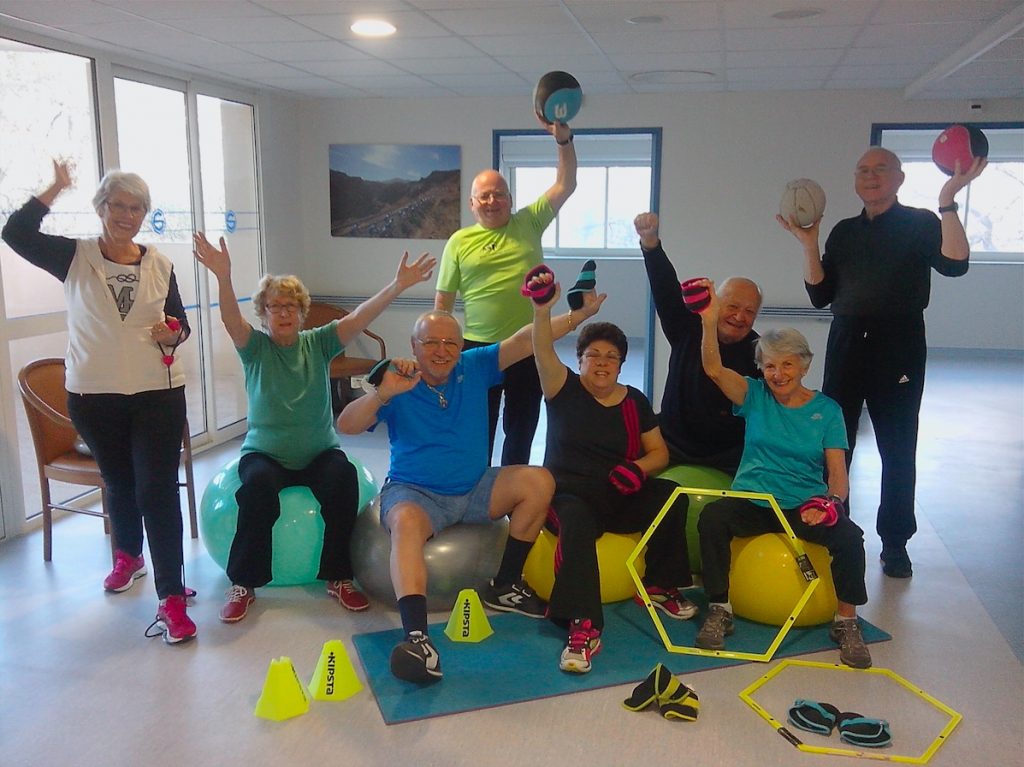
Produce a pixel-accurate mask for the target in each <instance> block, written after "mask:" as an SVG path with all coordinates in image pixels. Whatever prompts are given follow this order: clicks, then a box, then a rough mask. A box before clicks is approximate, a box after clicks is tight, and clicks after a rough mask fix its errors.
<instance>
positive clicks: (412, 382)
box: [337, 359, 421, 434]
mask: <svg viewBox="0 0 1024 767" xmlns="http://www.w3.org/2000/svg"><path fill="white" fill-rule="evenodd" d="M420 378H421V373H420V371H419V367H418V366H417V364H416V360H411V359H392V360H390V362H389V364H388V367H387V369H386V370H385V371H384V376H383V378H381V381H380V384H379V385H378V386H377V390H376V391H375V392H374V394H373V396H372V397H370V396H365V397H357V398H356V399H354V400H352V401H351V402H350V403H348V405H346V406H345V409H344V410H342V411H341V414H340V415H339V416H338V422H337V423H338V431H340V432H341V433H342V434H362V433H363V432H364V431H366V430H367V429H369V428H370V427H371V426H373V425H374V424H375V423H377V421H378V417H377V413H378V412H379V411H380V409H381V408H382V407H385V406H386V405H387V404H388V403H390V402H391V400H393V399H394V398H395V397H398V396H400V395H402V394H405V393H406V392H407V391H411V390H412V389H413V387H415V386H416V384H418V383H419V382H420Z"/></svg>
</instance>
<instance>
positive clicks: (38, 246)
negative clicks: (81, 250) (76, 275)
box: [2, 160, 78, 282]
mask: <svg viewBox="0 0 1024 767" xmlns="http://www.w3.org/2000/svg"><path fill="white" fill-rule="evenodd" d="M72 185H73V181H72V179H71V166H70V164H69V163H67V162H58V161H57V160H54V161H53V183H51V184H50V186H48V187H47V188H46V189H45V190H44V191H42V192H40V193H39V194H37V195H36V196H35V198H34V199H30V200H29V201H28V202H26V203H25V204H24V205H23V206H22V207H21V208H19V209H18V210H16V211H14V212H13V213H12V214H11V215H10V217H9V218H8V219H7V223H6V224H4V228H3V234H2V236H3V240H4V242H6V243H7V244H8V245H10V246H11V250H13V251H14V252H15V253H17V254H18V255H19V256H21V257H22V258H24V259H25V260H26V261H28V262H29V263H30V264H33V265H34V266H38V267H39V268H40V269H43V270H45V271H47V272H49V273H50V274H52V275H53V276H54V277H56V278H57V279H58V280H60V281H61V282H63V281H64V280H65V279H67V276H68V270H69V269H70V268H71V261H72V260H73V259H74V257H75V250H76V248H77V247H78V244H77V243H76V242H75V240H73V239H71V238H69V237H60V236H57V235H52V234H43V233H42V232H41V231H39V227H40V225H41V224H42V221H43V218H44V217H45V216H46V214H47V213H48V212H49V210H50V208H51V207H52V206H53V203H54V201H55V200H56V199H57V197H58V196H59V195H60V193H61V192H63V191H64V190H65V189H67V188H69V187H71V186H72Z"/></svg>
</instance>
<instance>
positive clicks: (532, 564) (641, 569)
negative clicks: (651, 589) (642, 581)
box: [523, 530, 646, 604]
mask: <svg viewBox="0 0 1024 767" xmlns="http://www.w3.org/2000/svg"><path fill="white" fill-rule="evenodd" d="M642 536H643V533H642V532H641V533H605V534H604V535H602V536H601V537H600V538H598V539H597V566H598V568H599V569H600V571H601V602H602V603H603V604H607V603H608V602H621V601H622V600H623V599H631V598H632V597H633V595H634V594H636V584H635V583H633V578H632V577H631V576H630V574H629V570H627V569H626V559H627V558H628V557H629V555H630V554H632V553H633V549H635V548H636V545H637V544H638V543H639V542H640V538H641V537H642ZM557 545H558V538H557V537H556V536H555V535H554V534H552V533H551V532H550V531H548V530H541V531H540V535H539V536H537V541H536V543H534V544H533V548H532V549H531V550H530V556H528V557H527V558H526V565H525V566H524V567H523V576H524V577H525V578H526V582H527V583H529V584H530V587H531V588H532V589H533V590H534V591H536V592H537V594H538V595H539V596H540V598H541V599H544V600H549V599H551V589H553V588H554V586H555V546H557ZM636 571H637V573H638V574H639V575H640V577H641V578H642V577H643V576H644V573H645V572H646V568H645V563H644V557H643V554H641V555H640V556H639V557H638V558H637V561H636Z"/></svg>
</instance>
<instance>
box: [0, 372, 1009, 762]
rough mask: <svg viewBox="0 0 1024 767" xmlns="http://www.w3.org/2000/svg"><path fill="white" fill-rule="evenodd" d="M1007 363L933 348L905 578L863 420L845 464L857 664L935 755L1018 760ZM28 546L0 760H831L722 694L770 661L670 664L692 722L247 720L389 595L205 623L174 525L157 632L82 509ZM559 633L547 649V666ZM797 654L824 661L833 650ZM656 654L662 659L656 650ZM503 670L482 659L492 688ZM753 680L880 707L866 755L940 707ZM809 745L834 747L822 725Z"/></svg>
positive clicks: (576, 712)
mask: <svg viewBox="0 0 1024 767" xmlns="http://www.w3.org/2000/svg"><path fill="white" fill-rule="evenodd" d="M1022 369H1024V363H1022V359H1021V357H1020V356H1011V357H1008V356H1005V355H998V354H995V355H984V354H977V353H974V354H970V355H965V354H963V353H949V354H942V353H933V354H932V357H931V360H930V363H929V373H928V376H929V379H928V385H927V389H926V401H925V406H924V411H923V416H922V439H921V445H920V450H919V459H918V465H919V478H918V488H919V491H918V509H919V524H920V531H919V533H918V534H917V536H916V537H915V538H914V539H913V541H912V542H911V547H910V553H911V556H912V557H913V560H914V569H915V575H914V578H913V579H911V580H908V581H893V580H889V579H886V578H884V577H883V576H882V574H881V571H880V569H879V567H878V563H877V557H878V551H879V548H880V545H879V542H878V540H877V537H876V536H875V535H874V533H873V521H874V520H873V509H874V507H875V505H876V504H877V492H878V491H877V486H878V462H877V455H876V454H874V453H873V449H872V439H871V437H870V434H869V433H862V435H861V438H860V442H859V447H858V453H857V458H856V460H855V462H854V468H853V472H852V484H853V493H854V498H855V506H854V514H855V517H856V518H857V520H858V522H859V523H860V524H861V526H862V527H864V528H865V530H866V531H867V533H868V534H867V555H868V565H869V566H868V584H867V585H868V593H869V595H870V602H869V603H868V605H866V606H865V608H864V609H863V611H862V614H863V615H864V616H865V617H866V618H868V619H869V620H871V621H872V622H874V623H876V624H877V625H879V626H881V627H882V628H884V629H886V630H887V631H889V632H890V633H892V635H893V641H891V642H886V643H883V644H878V645H873V646H872V654H873V656H874V660H875V665H876V667H884V668H888V669H891V670H893V671H894V672H896V673H898V674H899V675H901V676H902V677H903V678H905V679H906V680H908V682H910V683H911V685H912V686H916V687H919V688H920V689H922V690H924V691H925V692H927V693H928V694H929V695H931V696H933V697H934V698H935V699H937V700H939V701H941V702H942V703H944V704H945V705H946V706H948V707H950V708H951V709H953V710H954V711H957V712H959V713H961V714H962V715H963V721H962V723H961V724H960V726H959V727H958V728H957V729H956V730H955V731H954V732H953V734H952V735H951V737H949V739H948V741H947V742H946V743H945V744H944V745H943V746H942V747H941V748H940V749H939V750H938V751H937V752H936V753H935V754H934V756H933V757H932V758H931V761H930V762H929V763H930V764H934V765H940V766H941V765H958V766H959V765H1019V764H1022V763H1024V761H1022V757H1021V754H1022V753H1024V666H1022V660H1024V620H1022V606H1024V577H1022V573H1024V571H1022V568H1021V565H1020V552H1021V548H1022V516H1024V511H1022V503H1021V498H1022V497H1024V492H1022V491H1024V487H1022V478H1021V472H1022V465H1024V461H1022V455H1021V451H1022V444H1024V438H1022V423H1024V417H1022V396H1024V394H1022V393H1024V376H1022ZM344 447H345V448H346V450H349V451H351V452H352V453H353V454H355V455H357V456H358V457H359V458H360V459H361V460H362V462H363V463H364V464H365V465H366V466H368V467H369V468H370V469H371V470H372V471H373V472H374V474H375V476H377V477H378V479H379V478H382V477H383V476H384V472H385V470H386V466H387V448H386V444H385V442H384V440H383V435H364V436H360V437H358V438H345V439H344ZM236 450H237V443H230V444H228V445H225V446H221V447H219V448H216V449H213V450H210V451H208V452H206V453H204V454H202V455H201V456H199V457H198V458H197V465H196V473H197V480H198V484H199V486H200V487H202V486H204V485H205V483H206V481H207V480H208V478H209V477H210V476H211V475H212V474H213V473H214V472H215V471H216V469H217V468H218V467H219V466H220V465H222V464H223V463H224V462H226V461H227V460H228V459H229V458H231V457H233V454H234V451H236ZM41 548H42V544H41V535H40V533H39V532H38V531H37V532H33V533H30V534H28V535H25V536H22V537H20V538H17V539H14V540H11V541H9V542H5V543H3V544H0V765H4V767H22V766H29V765H76V766H79V765H80V766H81V767H91V766H92V765H97V766H99V765H103V766H104V767H106V766H109V765H135V764H140V763H141V764H150V765H174V766H175V767H177V766H179V765H236V764H238V765H243V764H244V765H246V767H259V766H261V765H281V764H302V765H316V764H339V765H406V764H409V765H418V766H423V767H427V766H430V765H438V766H441V765H473V766H474V767H488V766H489V765H503V766H504V765H541V764H543V765H547V764H552V765H554V764H566V763H581V764H592V765H625V764H630V765H632V764H637V763H640V764H647V765H661V764H686V765H697V766H699V765H754V764H756V765H758V767H771V766H773V765H787V766H788V765H797V766H799V765H809V766H811V767H813V766H815V765H829V764H842V763H843V762H842V761H839V762H837V761H836V760H837V757H835V756H829V755H818V754H801V753H798V752H797V751H796V750H795V749H794V748H793V747H792V746H790V745H789V744H787V743H786V742H785V741H784V740H783V739H782V738H780V737H779V736H778V735H777V734H775V733H774V732H773V731H772V730H771V728H770V727H769V726H768V725H767V724H766V723H765V722H764V721H763V720H762V719H761V718H760V717H758V716H757V715H756V714H755V713H754V712H753V711H752V710H751V709H750V708H749V707H748V706H747V705H746V704H744V703H743V702H742V701H741V700H740V698H739V697H738V693H739V692H740V690H742V689H744V688H745V687H747V686H748V685H750V684H752V683H754V682H755V681H757V680H758V679H759V678H760V677H761V675H763V674H764V673H765V672H766V671H767V670H768V669H769V668H774V666H775V663H772V664H769V665H768V666H765V665H761V664H745V665H742V666H738V667H733V668H728V669H720V670H714V671H705V672H701V673H697V674H693V675H691V676H688V677H686V678H685V681H686V682H688V683H689V684H690V685H691V686H693V687H695V688H696V689H697V691H698V692H699V694H700V700H701V713H700V718H699V720H698V721H697V722H696V723H682V722H669V721H666V720H664V719H662V718H661V717H660V716H658V715H657V714H656V713H652V712H645V713H643V714H636V713H630V712H628V711H626V710H625V709H623V708H622V707H621V705H620V703H621V701H622V699H623V698H625V697H626V696H627V695H628V694H629V692H630V690H631V689H632V686H631V685H626V686H621V687H614V688H608V689H602V690H594V691H590V692H585V693H579V694H576V695H570V696H562V697H557V698H550V699H544V700H536V701H531V702H528V703H523V704H517V705H513V706H506V707H501V708H495V709H488V710H482V711H475V712H471V713H467V714H461V715H456V716H447V717H441V718H438V719H433V720H427V721H422V722H415V723H410V724H405V725H396V726H387V725H385V724H384V723H383V721H382V719H381V717H380V714H379V712H378V710H377V707H376V705H375V703H374V700H373V697H372V694H371V693H370V691H369V689H367V690H364V691H363V692H361V693H359V694H358V695H356V696H355V697H353V698H351V699H349V700H347V701H344V702H337V703H317V702H315V703H314V704H313V706H312V708H311V710H310V712H309V713H308V714H306V715H304V716H302V717H299V718H296V719H292V720H289V721H286V722H281V723H274V722H269V721H265V720H261V719H258V718H256V717H254V716H253V707H254V705H255V702H256V699H257V697H258V696H259V693H260V689H261V686H262V683H263V678H264V676H265V674H266V671H267V667H268V665H269V662H270V660H271V659H273V658H277V657H280V656H289V657H290V658H291V659H292V661H293V663H294V664H295V667H296V669H297V671H298V673H299V676H300V677H301V678H303V679H304V680H308V679H309V677H310V675H311V674H312V672H313V670H314V667H315V665H316V662H317V659H318V657H319V653H320V648H321V646H322V644H323V642H325V641H326V640H328V639H341V640H343V641H344V642H345V643H346V645H347V647H348V649H349V652H350V654H351V655H352V656H353V658H354V662H355V666H356V671H357V674H359V676H360V677H362V676H363V673H362V668H361V667H360V666H359V662H358V660H357V659H356V657H357V656H356V655H355V653H354V649H353V647H352V645H351V643H350V641H349V640H350V637H351V635H352V634H354V633H359V632H364V631H373V630H378V629H385V628H392V627H396V626H398V625H399V620H398V615H397V613H395V612H392V611H390V610H388V609H386V608H383V607H381V606H379V605H375V606H373V607H372V608H371V609H370V610H369V611H367V612H366V613H363V614H358V615H354V614H351V613H346V612H345V611H343V610H342V609H341V608H340V607H338V606H337V605H336V604H332V603H331V602H329V601H328V600H327V598H326V597H325V595H324V594H323V593H322V590H321V588H319V587H315V586H304V587H293V588H267V589H262V590H260V592H259V596H258V599H257V602H256V604H255V605H254V607H253V608H252V611H251V612H250V615H249V617H248V618H247V619H246V620H245V621H244V622H243V623H240V624H237V625H233V626H228V625H224V624H221V623H220V622H219V621H218V620H217V611H218V609H219V607H220V602H221V593H222V591H223V590H224V589H225V588H226V587H227V585H228V583H227V580H226V578H225V576H224V574H223V572H221V571H220V570H219V568H218V567H217V566H216V565H215V564H214V563H213V562H212V560H210V559H209V557H208V556H207V555H206V553H205V551H204V549H203V545H202V542H201V541H192V540H186V544H185V555H186V568H187V580H188V582H189V583H190V584H191V585H192V586H194V587H195V588H197V589H198V590H199V597H198V599H197V601H196V603H195V605H194V606H193V607H192V608H190V614H191V615H192V616H193V618H194V619H195V620H196V622H197V623H198V624H199V637H198V639H197V640H196V641H195V642H192V643H190V644H188V645H185V646H178V647H168V646H165V645H164V644H163V643H162V642H161V641H160V640H159V639H145V638H144V637H143V630H144V629H145V627H146V626H147V625H148V624H149V622H150V621H151V619H152V616H153V612H154V607H155V596H154V594H153V590H152V589H153V587H152V579H151V577H147V578H144V579H142V580H141V581H139V582H138V583H137V584H136V586H135V587H134V588H133V589H131V590H130V591H127V592H125V593H123V594H118V595H109V594H105V593H104V592H103V591H102V589H101V587H100V582H101V580H102V578H103V576H104V575H105V573H106V571H107V569H108V568H109V549H108V544H107V542H106V539H105V538H104V537H103V534H102V530H101V527H100V523H99V522H98V521H97V520H94V519H88V518H83V517H74V518H68V519H64V520H61V521H60V522H59V523H58V524H57V525H56V529H55V531H54V558H53V562H52V563H50V564H44V563H43V561H42V556H41ZM445 617H446V616H444V615H441V614H438V615H435V616H432V619H433V620H443V619H444V618H445ZM559 649H560V648H558V647H552V656H551V658H550V663H551V664H552V665H554V664H555V663H557V656H558V652H559ZM807 659H809V660H815V661H821V662H825V663H832V662H834V661H835V660H836V653H835V652H834V651H829V652H824V653H818V654H815V655H812V656H808V658H807ZM595 662H596V663H600V662H601V656H600V655H599V656H597V658H596V661H595ZM665 663H666V665H668V666H669V668H671V667H672V656H670V655H668V654H666V658H665ZM501 677H502V669H501V668H495V669H494V684H496V685H500V684H501ZM442 684H443V682H442ZM755 697H756V699H757V701H758V703H760V704H761V705H763V706H764V707H765V708H766V709H767V710H768V711H769V712H770V713H771V714H772V715H773V716H774V717H776V718H777V719H784V718H785V710H786V707H787V706H788V705H789V704H790V703H791V702H792V701H793V699H794V698H797V697H803V698H814V699H817V700H820V701H828V702H832V703H834V704H835V705H837V706H838V707H839V708H840V709H841V710H854V711H858V712H860V713H862V714H865V715H867V716H876V717H884V718H887V719H888V720H889V721H890V723H891V727H892V730H893V734H894V738H895V744H894V747H893V748H891V749H888V750H886V751H884V752H882V754H883V755H885V756H888V757H892V756H911V757H916V756H920V755H921V754H922V753H924V751H925V750H926V749H927V748H928V746H929V745H930V744H931V743H932V741H933V739H934V738H935V736H936V735H937V734H938V733H939V731H940V730H941V728H942V727H943V726H944V724H945V722H946V720H947V717H946V716H944V715H942V714H941V713H939V712H938V711H937V710H936V709H935V708H934V707H933V706H930V705H929V704H927V703H925V702H924V701H923V700H922V699H921V698H920V697H918V696H916V695H913V694H910V693H907V691H906V690H905V688H901V687H899V686H896V685H894V684H893V683H892V682H891V681H886V680H885V679H884V678H882V677H881V676H878V675H868V674H859V673H852V672H839V671H835V670H831V669H818V668H814V669H787V670H786V671H785V672H783V673H782V674H779V675H778V676H777V677H775V678H774V679H773V680H772V681H771V682H770V683H769V684H768V685H766V686H765V687H763V688H762V689H761V690H760V691H759V692H758V693H757V695H756V696H755ZM808 741H809V742H814V743H816V744H818V745H829V746H841V745H842V744H840V743H839V742H838V740H837V739H836V737H835V736H833V737H832V738H831V739H829V740H825V739H823V738H821V739H816V740H815V739H814V736H808Z"/></svg>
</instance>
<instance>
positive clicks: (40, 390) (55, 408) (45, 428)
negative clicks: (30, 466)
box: [18, 357, 199, 562]
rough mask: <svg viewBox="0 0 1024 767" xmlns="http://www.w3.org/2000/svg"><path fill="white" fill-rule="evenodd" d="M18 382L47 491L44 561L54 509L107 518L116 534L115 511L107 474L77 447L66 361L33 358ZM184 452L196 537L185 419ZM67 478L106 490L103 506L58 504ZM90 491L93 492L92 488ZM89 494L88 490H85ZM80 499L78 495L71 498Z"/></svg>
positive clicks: (49, 555) (41, 482)
mask: <svg viewBox="0 0 1024 767" xmlns="http://www.w3.org/2000/svg"><path fill="white" fill-rule="evenodd" d="M18 387H19V388H20V389H21V399H22V402H23V403H24V405H25V414H26V415H27V416H28V424H29V429H30V430H31V432H32V443H33V445H34V447H35V451H36V465H37V468H38V470H39V489H40V492H41V495H42V511H43V560H44V561H46V562H49V561H50V560H51V558H52V554H53V543H52V540H53V510H54V509H60V510H62V511H70V512H74V513H76V514H86V515H88V516H92V517H101V518H102V519H103V530H104V532H105V533H108V534H109V533H110V514H109V511H108V509H107V498H106V493H105V492H104V490H105V486H104V484H103V477H102V476H101V475H100V470H99V467H98V466H97V465H96V461H95V459H94V458H93V457H92V456H89V455H84V454H83V453H81V452H79V451H78V450H76V449H75V441H76V440H77V439H78V432H77V431H75V427H74V425H73V424H72V423H71V419H70V418H69V417H68V405H67V397H68V395H67V390H66V389H65V388H64V360H63V359H60V358H55V357H50V358H47V359H41V360H35V361H34V362H30V363H29V364H27V365H26V366H25V367H23V368H22V369H21V371H20V372H19V373H18ZM183 444H184V450H183V452H182V457H183V460H184V464H185V479H184V481H179V482H178V486H179V487H185V488H186V490H187V496H188V509H189V522H190V523H191V533H192V537H193V538H196V537H197V536H198V534H199V531H198V524H197V520H196V500H195V499H196V495H195V480H194V477H193V473H192V440H191V437H190V435H189V428H188V421H187V420H186V421H185V433H184V436H183ZM51 480H52V481H55V482H66V483H69V484H72V485H86V486H89V487H95V488H97V489H98V490H99V491H100V502H101V508H102V511H93V510H92V509H89V508H79V507H76V506H69V505H65V504H62V503H54V502H53V500H52V499H51V495H50V481H51ZM86 492H88V491H86ZM84 494H85V493H84V492H83V493H82V495H84ZM71 500H75V499H71ZM115 547H116V542H115V541H114V539H113V538H112V537H111V539H110V550H111V557H113V553H114V549H115Z"/></svg>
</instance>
